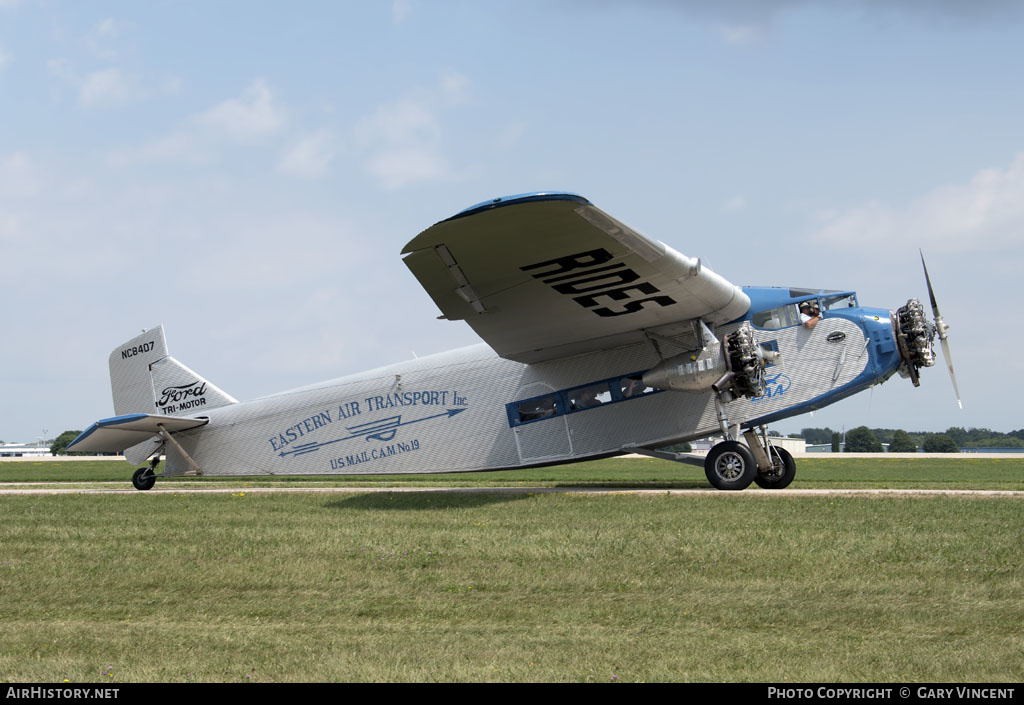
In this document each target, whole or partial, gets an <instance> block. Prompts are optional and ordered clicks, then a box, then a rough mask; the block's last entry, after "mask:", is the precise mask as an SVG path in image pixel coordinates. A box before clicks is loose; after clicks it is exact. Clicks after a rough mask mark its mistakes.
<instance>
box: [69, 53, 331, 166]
mask: <svg viewBox="0 0 1024 705" xmlns="http://www.w3.org/2000/svg"><path fill="white" fill-rule="evenodd" d="M51 63H53V62H51ZM62 67H63V64H59V65H56V66H52V67H51V71H52V72H57V71H60V70H63V68H62ZM179 86H180V82H179V81H177V80H175V79H172V80H171V81H170V83H168V84H165V88H166V89H167V90H168V91H170V90H171V89H177V88H178V87H179ZM285 116H286V111H285V110H284V108H282V107H281V106H280V105H278V104H277V103H276V102H275V100H274V97H273V95H272V94H271V91H270V89H269V88H268V87H267V85H266V84H265V83H264V82H263V81H261V80H256V81H253V83H252V84H250V86H249V88H248V89H246V91H245V93H244V94H243V95H242V97H241V98H229V99H228V100H225V101H222V102H221V103H218V104H217V105H215V106H213V107H212V108H210V109H209V110H206V111H205V112H202V113H199V114H196V115H193V116H191V117H189V118H187V119H186V120H183V121H182V123H181V124H180V125H179V126H178V127H176V128H175V129H174V130H172V131H171V132H170V133H169V134H166V135H164V136H161V137H157V138H155V139H152V140H149V141H148V142H145V143H144V144H142V145H140V146H137V147H127V148H123V149H119V150H116V151H114V152H112V153H111V154H110V155H109V156H108V157H107V163H108V164H110V165H111V166H115V167H119V166H131V165H134V164H151V163H158V162H177V163H181V164H191V165H203V164H211V163H214V162H216V161H218V159H219V158H220V152H221V149H222V147H223V143H224V142H225V140H229V141H236V142H249V141H252V140H255V139H258V138H262V137H267V136H270V135H272V134H273V133H276V132H278V131H279V130H280V129H281V128H282V126H283V125H284V123H285ZM286 156H287V155H286ZM331 156H333V154H332V155H331ZM298 158H299V155H296V156H295V157H293V159H292V160H291V161H290V162H289V166H292V167H294V168H295V169H296V170H300V171H301V169H302V166H301V165H300V164H299V163H298ZM283 161H284V160H283ZM305 166H306V170H307V171H306V173H307V176H308V175H310V171H309V170H310V169H315V166H314V165H313V163H312V161H311V157H310V160H307V163H306V164H305ZM324 166H325V167H326V164H325V165H324ZM284 168H287V167H284Z"/></svg>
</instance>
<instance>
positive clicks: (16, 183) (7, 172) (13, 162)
mask: <svg viewBox="0 0 1024 705" xmlns="http://www.w3.org/2000/svg"><path fill="white" fill-rule="evenodd" d="M42 182H43V170H42V168H41V167H40V166H39V164H37V163H36V161H35V159H33V158H32V156H31V155H30V154H29V153H28V152H14V153H12V154H7V155H0V202H3V201H5V200H8V199H18V200H22V199H26V198H31V197H32V196H35V195H36V194H37V193H38V192H39V190H40V188H41V185H42Z"/></svg>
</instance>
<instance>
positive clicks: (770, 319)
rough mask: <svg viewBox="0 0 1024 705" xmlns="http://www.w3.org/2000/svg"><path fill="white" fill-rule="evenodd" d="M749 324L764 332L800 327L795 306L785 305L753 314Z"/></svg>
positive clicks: (798, 312)
mask: <svg viewBox="0 0 1024 705" xmlns="http://www.w3.org/2000/svg"><path fill="white" fill-rule="evenodd" d="M751 323H753V324H754V326H755V327H757V328H764V329H765V330H778V329H779V328H789V327H790V326H797V325H800V309H799V308H798V307H797V305H796V304H787V305H785V306H781V307H779V308H773V309H772V310H770V311H761V312H760V313H755V314H754V316H753V318H751Z"/></svg>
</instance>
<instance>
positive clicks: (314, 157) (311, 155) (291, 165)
mask: <svg viewBox="0 0 1024 705" xmlns="http://www.w3.org/2000/svg"><path fill="white" fill-rule="evenodd" d="M337 153H338V140H337V137H335V135H334V133H332V132H330V131H328V130H320V131H319V132H314V133H313V134H311V135H307V136H306V137H303V138H302V139H300V140H299V141H298V142H296V143H295V144H293V145H292V146H291V147H289V148H288V149H287V150H286V151H285V153H284V155H283V156H282V157H281V160H280V161H279V162H278V165H277V168H278V171H280V172H281V173H283V174H287V175H288V176H295V177H298V178H301V179H318V178H321V177H323V176H326V175H327V171H328V168H329V167H330V163H331V160H333V159H334V157H335V156H336V155H337Z"/></svg>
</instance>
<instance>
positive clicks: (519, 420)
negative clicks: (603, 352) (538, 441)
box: [505, 372, 661, 427]
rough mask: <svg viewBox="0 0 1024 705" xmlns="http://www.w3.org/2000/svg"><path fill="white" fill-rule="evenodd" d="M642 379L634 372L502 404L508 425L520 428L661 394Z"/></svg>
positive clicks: (642, 374)
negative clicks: (544, 420)
mask: <svg viewBox="0 0 1024 705" xmlns="http://www.w3.org/2000/svg"><path fill="white" fill-rule="evenodd" d="M643 378H644V373H643V372H634V373H633V374H631V375H626V376H624V377H612V378H611V379H603V380H600V381H599V382H590V383H588V384H585V385H583V386H582V387H572V388H570V389H561V390H559V391H557V392H551V393H550V394H545V395H544V396H541V397H533V398H532V399H521V400H519V401H514V402H510V403H508V404H506V405H505V410H506V412H507V413H508V423H509V426H512V427H515V426H521V425H523V424H526V423H531V422H533V421H541V420H543V419H549V418H552V417H554V416H561V415H563V414H571V413H575V412H579V411H584V410H586V409H596V408H597V407H599V406H605V405H608V404H620V403H622V402H625V401H629V400H630V399H635V398H637V397H642V396H646V395H649V394H657V393H659V392H661V390H660V389H655V388H654V387H651V386H650V385H646V384H644V379H643Z"/></svg>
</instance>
